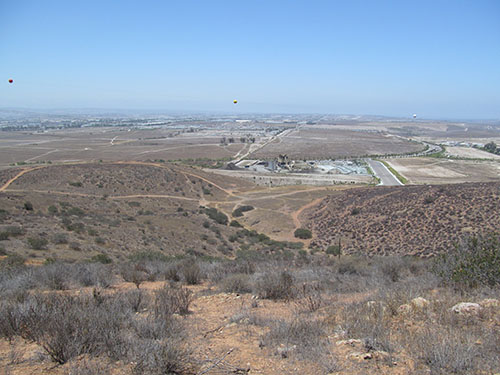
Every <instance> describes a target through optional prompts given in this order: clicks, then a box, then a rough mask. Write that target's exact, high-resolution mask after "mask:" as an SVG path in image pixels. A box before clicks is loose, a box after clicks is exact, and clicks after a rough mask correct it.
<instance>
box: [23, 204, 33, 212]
mask: <svg viewBox="0 0 500 375" xmlns="http://www.w3.org/2000/svg"><path fill="white" fill-rule="evenodd" d="M24 209H25V210H26V211H33V204H32V203H31V202H24Z"/></svg>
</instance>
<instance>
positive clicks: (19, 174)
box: [0, 165, 45, 191]
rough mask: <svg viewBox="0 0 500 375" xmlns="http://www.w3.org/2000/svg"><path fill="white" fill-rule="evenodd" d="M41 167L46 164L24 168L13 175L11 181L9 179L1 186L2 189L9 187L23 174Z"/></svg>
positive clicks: (0, 189)
mask: <svg viewBox="0 0 500 375" xmlns="http://www.w3.org/2000/svg"><path fill="white" fill-rule="evenodd" d="M40 168H45V165H42V166H39V167H34V168H28V169H23V170H22V171H21V172H19V173H18V174H16V175H15V176H14V177H12V178H11V179H10V180H9V181H7V182H6V183H5V184H4V185H3V186H2V187H0V191H5V190H6V189H7V188H8V187H9V185H10V184H12V183H13V182H14V181H16V180H17V179H18V178H19V177H21V176H22V175H23V174H25V173H28V172H31V171H34V170H37V169H40Z"/></svg>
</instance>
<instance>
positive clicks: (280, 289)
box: [255, 271, 297, 301]
mask: <svg viewBox="0 0 500 375" xmlns="http://www.w3.org/2000/svg"><path fill="white" fill-rule="evenodd" d="M294 284H295V282H294V278H293V276H292V274H290V273H289V272H288V271H282V272H281V273H277V272H271V271H270V272H267V273H265V274H264V275H263V276H262V277H261V278H260V279H258V280H257V282H256V285H255V288H256V291H257V294H258V295H259V297H260V298H264V299H272V300H280V299H282V300H285V301H288V300H290V299H292V298H294V297H295V295H296V292H297V291H296V289H295V285H294Z"/></svg>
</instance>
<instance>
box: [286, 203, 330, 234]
mask: <svg viewBox="0 0 500 375" xmlns="http://www.w3.org/2000/svg"><path fill="white" fill-rule="evenodd" d="M323 199H324V197H321V198H317V199H315V200H313V201H312V202H309V203H308V204H306V205H304V206H302V207H300V208H299V209H298V210H297V211H294V212H292V213H291V214H290V216H291V217H292V220H293V224H294V225H295V229H298V228H300V227H301V226H302V224H301V222H300V220H299V215H300V214H301V213H302V211H304V210H307V209H308V208H311V207H313V206H316V205H317V204H319V203H320V202H321V201H322V200H323ZM295 229H294V230H295Z"/></svg>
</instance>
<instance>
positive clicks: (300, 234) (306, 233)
mask: <svg viewBox="0 0 500 375" xmlns="http://www.w3.org/2000/svg"><path fill="white" fill-rule="evenodd" d="M293 235H294V236H295V237H296V238H301V239H303V240H306V239H309V238H312V232H311V231H310V230H309V229H307V228H297V229H296V230H295V232H293Z"/></svg>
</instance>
